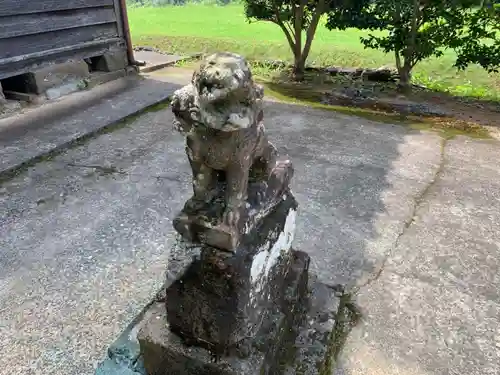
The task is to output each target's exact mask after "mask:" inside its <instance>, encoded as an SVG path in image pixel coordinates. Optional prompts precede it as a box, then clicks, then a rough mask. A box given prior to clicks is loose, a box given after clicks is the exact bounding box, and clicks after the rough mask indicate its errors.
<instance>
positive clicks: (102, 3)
mask: <svg viewBox="0 0 500 375" xmlns="http://www.w3.org/2000/svg"><path fill="white" fill-rule="evenodd" d="M119 6H120V2H118V1H115V0H0V79H3V78H6V77H9V76H13V75H17V74H22V73H25V72H27V71H29V70H32V69H35V68H36V67H39V66H43V65H47V64H51V63H54V62H64V61H67V60H72V59H81V58H87V57H92V56H97V55H100V54H103V53H104V52H106V51H107V50H110V49H117V48H121V49H126V43H125V39H124V33H123V30H121V28H122V22H121V19H120V17H121V10H120V9H119Z"/></svg>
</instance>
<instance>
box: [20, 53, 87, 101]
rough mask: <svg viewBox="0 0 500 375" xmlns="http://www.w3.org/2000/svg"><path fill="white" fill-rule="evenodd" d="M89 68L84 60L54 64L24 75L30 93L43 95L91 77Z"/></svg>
mask: <svg viewBox="0 0 500 375" xmlns="http://www.w3.org/2000/svg"><path fill="white" fill-rule="evenodd" d="M89 74H90V73H89V67H88V65H87V63H86V62H85V61H83V60H78V61H68V62H65V63H61V64H54V65H50V66H47V67H45V68H42V69H38V70H36V71H33V72H29V73H26V74H24V79H25V82H26V85H27V89H28V92H32V93H36V94H42V93H44V92H46V91H47V90H49V89H51V88H53V87H57V86H62V85H64V84H66V83H68V82H71V81H78V80H81V79H84V78H87V77H88V76H89Z"/></svg>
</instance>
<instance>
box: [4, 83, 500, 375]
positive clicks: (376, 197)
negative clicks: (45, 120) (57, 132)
mask: <svg viewBox="0 0 500 375" xmlns="http://www.w3.org/2000/svg"><path fill="white" fill-rule="evenodd" d="M180 83H181V82H180ZM265 118H266V125H267V128H268V130H269V133H270V137H271V139H272V140H273V141H274V143H275V144H276V145H277V146H278V147H279V148H280V150H281V151H282V152H284V153H286V154H288V155H289V156H290V157H291V158H292V160H293V162H294V164H295V167H296V175H295V177H294V180H293V189H294V192H295V194H296V196H297V199H298V200H299V203H300V205H301V207H300V211H301V212H300V216H299V218H300V219H299V222H298V229H297V238H296V241H295V246H296V247H297V248H299V249H301V250H304V251H307V252H309V253H310V254H311V256H312V271H313V272H316V273H317V274H318V275H319V277H320V279H321V280H322V281H324V282H326V283H328V284H331V285H338V284H340V285H343V286H345V288H346V289H347V290H357V289H358V287H359V292H358V293H357V295H356V296H355V297H354V299H355V301H356V302H357V303H358V305H359V307H360V309H361V311H362V312H363V314H364V315H363V317H362V323H361V324H359V325H358V326H357V327H356V328H355V329H354V330H353V332H352V333H351V335H350V337H349V338H348V342H347V346H346V348H345V350H344V351H343V352H342V354H341V356H340V359H339V366H338V369H337V371H338V373H339V374H353V375H354V374H377V375H378V374H389V375H391V374H405V375H406V374H415V375H420V374H444V373H450V374H451V373H453V374H455V373H457V374H458V373H460V374H471V375H474V374H494V373H495V374H497V373H498V372H499V368H498V363H499V362H500V361H499V358H498V350H499V349H498V345H499V343H498V337H496V338H495V335H498V334H499V333H498V332H496V333H495V330H497V329H498V328H497V327H499V326H500V325H499V322H498V319H499V315H500V313H499V312H500V310H499V308H498V304H499V296H498V286H499V279H498V274H497V269H498V255H499V250H498V244H499V243H500V241H499V240H498V235H497V234H496V233H495V231H494V228H495V221H498V220H500V219H499V218H500V215H499V210H500V202H499V200H498V198H499V196H500V187H499V182H497V180H498V174H499V167H498V166H497V163H496V159H497V158H498V157H497V155H498V144H497V143H494V142H490V141H471V140H468V139H465V138H458V139H456V140H453V141H450V142H448V144H447V145H446V147H445V148H444V151H445V154H444V156H445V157H444V158H443V154H442V151H443V149H442V147H441V145H442V139H441V138H440V137H439V136H437V135H435V134H432V133H419V132H413V131H409V130H408V129H405V128H403V127H399V126H391V125H387V124H378V123H374V122H370V121H367V120H363V119H359V118H354V117H348V116H343V115H340V114H336V113H334V112H329V111H322V110H315V109H310V108H306V107H300V106H292V105H287V104H281V103H275V102H268V103H267V105H266V110H265ZM171 121H172V116H171V114H170V112H169V111H168V110H164V111H160V112H149V113H145V114H144V115H142V116H141V117H139V118H137V119H136V120H135V121H134V122H132V123H129V124H128V125H127V126H125V127H122V128H120V129H117V130H115V131H114V132H112V133H108V134H102V135H100V136H99V137H98V138H95V139H93V140H90V141H88V142H87V143H85V144H83V145H80V146H78V147H75V148H73V149H70V150H68V151H66V152H64V153H62V154H59V155H57V156H55V157H54V158H53V159H50V160H45V161H42V162H40V163H38V164H37V165H35V166H33V167H31V168H29V169H28V170H26V171H24V172H23V173H21V174H20V175H18V176H16V177H14V178H12V179H10V180H8V181H6V182H4V183H3V184H2V185H1V186H0V213H2V216H1V218H0V219H1V221H0V249H1V251H0V316H1V317H2V319H1V320H0V347H2V348H5V349H4V350H3V351H2V353H1V354H0V374H2V375H3V374H46V373H51V374H91V373H92V372H93V369H94V367H95V366H96V364H97V362H98V361H100V360H101V359H102V358H103V357H104V355H105V350H106V348H107V346H108V345H109V344H110V343H111V342H112V341H113V340H114V339H115V338H116V337H117V336H118V335H119V334H120V333H121V331H122V330H123V329H124V328H125V327H126V325H127V324H128V323H129V322H130V321H131V320H132V319H133V317H134V316H135V315H136V314H137V313H138V312H139V311H140V310H141V309H142V307H143V306H144V305H145V304H146V303H147V302H148V301H149V300H150V299H151V298H152V296H153V294H154V293H155V292H156V291H157V289H158V287H159V286H160V285H161V283H162V279H163V272H164V266H165V262H166V259H167V255H168V254H167V253H168V250H169V248H170V246H171V245H172V243H173V240H174V238H173V229H172V227H171V218H172V217H173V216H174V214H175V213H176V211H177V210H178V209H180V208H181V205H182V203H183V201H184V200H185V199H186V198H187V197H188V196H189V194H190V179H191V178H190V172H189V169H188V163H187V160H186V158H185V155H184V146H183V139H182V137H181V136H180V135H178V134H176V133H175V132H174V131H173V130H172V129H171ZM443 161H444V164H443ZM495 241H496V242H495ZM381 270H382V272H380V271H381ZM377 276H378V277H377ZM363 285H364V286H363ZM495 340H496V341H495ZM446 369H450V370H446ZM391 371H392V372H391ZM398 371H399V372H398ZM446 371H448V372H446ZM453 371H454V372H453ZM495 371H496V372H495Z"/></svg>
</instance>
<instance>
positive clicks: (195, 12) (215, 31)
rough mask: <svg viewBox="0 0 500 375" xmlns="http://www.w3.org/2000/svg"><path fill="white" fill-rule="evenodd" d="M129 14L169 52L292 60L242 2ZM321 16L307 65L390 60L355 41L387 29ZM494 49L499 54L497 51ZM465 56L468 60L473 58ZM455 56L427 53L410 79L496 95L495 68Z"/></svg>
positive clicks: (137, 30) (138, 36)
mask: <svg viewBox="0 0 500 375" xmlns="http://www.w3.org/2000/svg"><path fill="white" fill-rule="evenodd" d="M129 17H130V25H131V31H132V37H133V40H134V44H136V45H149V46H153V47H157V48H160V49H162V50H164V51H168V52H174V53H189V52H213V51H220V50H230V51H234V52H237V53H241V54H243V55H245V56H247V57H248V58H249V59H250V60H259V59H260V60H262V59H265V60H283V61H287V62H289V63H293V62H294V58H293V54H292V53H291V51H290V46H289V44H288V43H287V41H286V38H285V36H284V35H283V32H282V31H281V29H280V28H279V27H278V26H276V25H274V24H272V23H271V22H252V23H248V22H247V19H246V16H245V12H244V6H243V5H242V4H229V5H227V6H217V5H200V4H188V5H185V6H167V7H158V8H154V9H152V8H149V7H134V8H131V9H130V10H129ZM221 20H224V22H221ZM326 21H327V20H326V19H322V20H321V21H320V22H319V24H318V27H317V31H316V36H315V38H314V43H313V44H312V47H311V50H310V53H309V56H308V60H307V65H314V66H350V67H357V66H362V67H368V68H370V67H372V68H377V67H380V66H382V65H384V66H394V65H395V61H394V60H395V59H394V54H386V53H384V52H383V51H380V50H365V49H364V46H363V44H362V43H361V42H360V38H369V35H370V34H373V35H375V36H384V35H387V34H388V33H387V32H386V31H378V30H374V31H370V30H358V29H355V28H348V29H346V30H345V31H342V30H335V29H334V30H332V31H329V30H328V29H327V28H326V27H325V24H326ZM489 43H490V45H491V42H489ZM485 44H486V42H485ZM473 47H474V46H473ZM464 52H465V49H464ZM497 55H498V56H499V57H500V53H499V54H497ZM470 60H471V59H469V62H467V64H469V63H470V62H473V61H470ZM456 61H457V54H456V53H455V52H454V51H453V50H451V49H442V56H440V57H439V58H435V57H431V58H429V59H426V60H424V61H422V62H420V63H419V64H417V65H416V66H415V68H414V70H413V74H412V80H413V82H414V83H416V84H423V85H425V86H427V87H428V88H430V89H435V90H438V91H440V92H448V93H451V94H453V95H461V96H474V97H480V98H487V99H491V100H498V99H499V94H500V75H499V74H497V73H489V72H488V71H486V70H484V69H482V68H481V67H480V66H479V65H476V64H474V63H473V64H472V65H468V67H467V68H466V69H465V70H457V69H456V67H454V64H455V63H456Z"/></svg>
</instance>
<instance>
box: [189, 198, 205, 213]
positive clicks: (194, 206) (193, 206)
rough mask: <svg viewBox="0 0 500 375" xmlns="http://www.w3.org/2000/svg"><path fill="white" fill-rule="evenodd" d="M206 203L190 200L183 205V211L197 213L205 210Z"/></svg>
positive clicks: (194, 199) (199, 200) (200, 200)
mask: <svg viewBox="0 0 500 375" xmlns="http://www.w3.org/2000/svg"><path fill="white" fill-rule="evenodd" d="M206 205H207V203H206V202H205V201H204V200H202V199H196V198H191V199H189V200H188V201H187V202H186V204H185V205H184V210H186V211H190V212H198V211H200V210H202V209H203V208H205V206H206Z"/></svg>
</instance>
